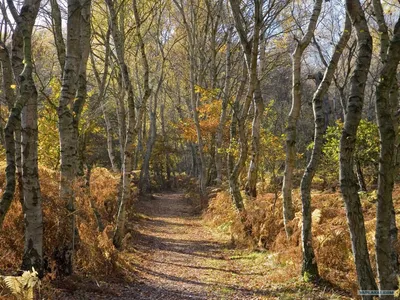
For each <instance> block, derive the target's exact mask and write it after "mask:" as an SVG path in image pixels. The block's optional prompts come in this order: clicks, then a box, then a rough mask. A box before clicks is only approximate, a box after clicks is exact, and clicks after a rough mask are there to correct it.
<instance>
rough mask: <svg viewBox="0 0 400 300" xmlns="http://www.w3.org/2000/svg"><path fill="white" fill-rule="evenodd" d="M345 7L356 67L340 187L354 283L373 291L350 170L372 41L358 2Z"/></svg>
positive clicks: (343, 138)
mask: <svg viewBox="0 0 400 300" xmlns="http://www.w3.org/2000/svg"><path fill="white" fill-rule="evenodd" d="M346 8H347V11H348V13H349V15H350V18H351V20H352V23H353V27H354V28H355V30H356V32H357V40H358V49H357V61H356V66H355V69H354V72H353V74H352V76H351V79H350V83H351V87H350V96H349V98H348V101H347V114H346V117H345V123H344V127H343V131H342V136H341V139H340V158H339V160H340V188H341V191H342V195H343V200H344V202H345V205H346V215H347V222H348V224H349V228H350V237H351V242H352V250H353V255H354V261H355V264H356V271H357V279H358V284H359V286H360V289H362V290H377V286H376V283H375V278H374V274H373V272H372V268H371V263H370V260H369V254H368V248H367V239H366V235H365V225H364V216H363V212H362V207H361V203H360V198H359V196H358V187H357V178H356V176H355V174H354V170H353V166H354V150H355V143H356V135H357V128H358V125H359V123H360V119H361V112H362V106H363V101H364V92H365V83H366V81H367V76H368V70H369V66H370V63H371V57H372V38H371V35H370V34H369V29H368V24H367V21H366V19H365V15H364V12H363V10H362V7H361V4H360V2H359V1H358V0H346ZM363 298H364V299H372V298H373V297H372V296H363Z"/></svg>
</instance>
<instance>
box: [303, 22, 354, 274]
mask: <svg viewBox="0 0 400 300" xmlns="http://www.w3.org/2000/svg"><path fill="white" fill-rule="evenodd" d="M350 35H351V21H350V18H349V16H348V15H347V14H346V19H345V25H344V30H343V33H342V36H341V38H340V40H339V42H338V43H337V45H336V47H335V49H334V51H333V55H332V58H331V60H330V62H329V65H328V66H327V68H326V70H325V74H324V77H323V79H322V81H317V82H318V89H317V91H316V92H315V94H314V96H313V100H312V103H313V111H314V123H315V128H314V146H313V149H312V154H311V159H310V161H309V163H308V165H307V168H306V170H305V172H304V175H303V178H302V180H301V185H300V186H301V201H302V237H301V243H302V254H303V262H302V270H301V274H302V276H303V278H305V279H307V280H316V279H318V278H319V273H318V266H317V261H316V258H315V254H314V249H313V246H312V232H311V229H312V218H311V183H312V180H313V178H314V175H315V172H316V170H317V167H318V164H319V162H320V159H321V155H322V147H323V143H324V133H325V130H326V127H325V115H324V107H323V105H324V103H323V99H324V96H325V95H326V93H327V91H328V89H329V86H330V84H331V82H332V79H333V76H334V74H335V70H336V67H337V63H338V61H339V58H340V56H341V55H342V52H343V50H344V48H345V47H346V45H347V42H348V41H349V38H350ZM317 76H318V75H317Z"/></svg>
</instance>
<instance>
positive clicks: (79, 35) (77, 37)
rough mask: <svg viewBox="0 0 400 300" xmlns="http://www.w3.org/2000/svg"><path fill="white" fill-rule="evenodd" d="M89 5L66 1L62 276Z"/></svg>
mask: <svg viewBox="0 0 400 300" xmlns="http://www.w3.org/2000/svg"><path fill="white" fill-rule="evenodd" d="M90 6H91V1H90V0H68V21H67V42H66V54H65V63H64V69H63V77H62V88H61V95H60V101H59V106H58V109H57V113H58V119H59V123H58V130H59V135H60V152H61V172H60V198H61V199H62V200H63V202H64V203H65V207H66V212H67V214H68V216H66V218H67V220H68V226H67V228H68V232H66V234H65V240H64V242H63V246H62V247H63V249H59V250H60V251H61V252H62V255H61V256H62V257H63V258H62V260H63V262H62V264H60V266H58V267H59V272H60V273H61V274H63V275H70V274H72V272H73V255H74V249H75V244H76V239H77V237H76V225H75V196H74V190H73V185H74V182H75V178H76V175H77V170H78V165H79V157H78V138H79V133H78V125H79V120H80V115H81V112H82V108H83V105H84V102H85V100H86V65H87V60H88V55H89V42H90ZM56 32H57V31H56ZM56 32H55V34H56ZM59 60H60V59H59ZM60 61H61V60H60Z"/></svg>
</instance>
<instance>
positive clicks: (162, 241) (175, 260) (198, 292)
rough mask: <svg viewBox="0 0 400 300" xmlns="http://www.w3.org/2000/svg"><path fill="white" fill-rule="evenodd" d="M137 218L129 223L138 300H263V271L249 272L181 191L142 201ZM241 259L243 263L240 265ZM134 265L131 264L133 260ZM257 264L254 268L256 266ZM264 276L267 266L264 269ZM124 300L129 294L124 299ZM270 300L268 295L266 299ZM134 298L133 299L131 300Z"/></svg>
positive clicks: (132, 293) (246, 262)
mask: <svg viewBox="0 0 400 300" xmlns="http://www.w3.org/2000/svg"><path fill="white" fill-rule="evenodd" d="M137 212H138V213H139V214H140V216H141V220H140V221H139V222H138V223H136V224H133V226H134V228H133V229H134V232H136V236H134V237H133V239H132V241H133V243H135V244H136V245H135V246H134V248H135V249H136V251H135V252H134V253H132V256H135V257H132V259H133V261H136V262H137V261H138V256H139V261H140V262H139V263H138V265H137V266H136V269H137V272H138V275H139V276H140V278H141V282H142V286H140V285H139V286H135V287H134V288H133V289H135V290H136V291H132V290H130V291H129V292H130V293H131V294H130V295H129V296H130V297H134V298H137V299H262V298H266V296H270V297H271V296H272V297H273V293H272V292H271V291H269V290H268V289H264V287H263V285H264V284H266V283H267V282H265V280H264V279H265V278H263V275H264V273H263V272H260V271H259V270H251V269H248V268H247V267H248V265H249V261H248V260H252V258H251V257H250V258H249V257H247V256H243V257H241V256H240V255H238V253H237V251H235V250H233V249H230V247H229V240H228V239H227V237H221V236H216V235H214V234H212V233H211V231H210V229H208V228H207V227H206V226H205V225H204V224H203V222H202V219H201V217H200V216H198V215H196V214H195V212H194V207H193V205H192V204H191V202H190V200H189V199H186V198H185V197H184V195H183V194H180V193H163V194H158V195H157V194H156V195H153V197H152V199H151V200H144V201H140V202H139V203H138V205H137ZM242 260H244V261H242ZM131 263H132V262H131ZM259 267H260V266H258V268H259ZM263 269H264V272H268V269H269V267H268V266H264V268H263ZM126 296H127V298H128V295H126ZM268 298H269V297H268ZM131 299H133V298H131Z"/></svg>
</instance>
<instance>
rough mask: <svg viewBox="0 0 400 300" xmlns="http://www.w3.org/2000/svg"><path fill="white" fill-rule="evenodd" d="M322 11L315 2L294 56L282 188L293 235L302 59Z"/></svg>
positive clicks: (318, 1)
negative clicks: (293, 198)
mask: <svg viewBox="0 0 400 300" xmlns="http://www.w3.org/2000/svg"><path fill="white" fill-rule="evenodd" d="M321 9H322V0H315V1H314V8H313V11H312V15H311V17H310V22H309V24H308V27H307V30H306V32H305V33H304V35H303V37H302V38H301V39H300V40H299V39H296V42H297V45H296V49H295V50H294V52H293V54H292V68H293V69H292V107H291V109H290V112H289V118H288V124H287V127H286V161H285V172H284V178H283V186H282V198H283V221H284V224H285V229H286V233H287V235H288V236H290V235H291V233H292V230H291V229H290V228H288V225H287V224H288V222H289V221H291V220H292V219H293V218H294V210H293V203H292V184H293V183H292V180H293V171H294V168H295V162H296V135H297V121H298V119H299V116H300V109H301V97H302V92H301V59H302V56H303V53H304V50H306V48H307V47H308V45H309V44H310V42H311V39H312V37H313V35H314V31H315V28H316V27H317V21H318V18H319V15H320V12H321Z"/></svg>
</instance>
